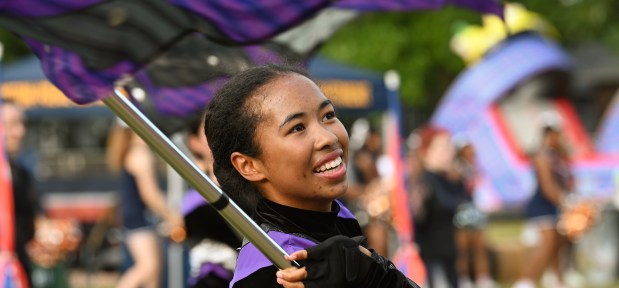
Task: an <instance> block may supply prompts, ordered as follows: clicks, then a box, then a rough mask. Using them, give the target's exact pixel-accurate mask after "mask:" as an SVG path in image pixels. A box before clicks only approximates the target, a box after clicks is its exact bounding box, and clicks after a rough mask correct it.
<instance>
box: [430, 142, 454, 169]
mask: <svg viewBox="0 0 619 288" xmlns="http://www.w3.org/2000/svg"><path fill="white" fill-rule="evenodd" d="M454 156H455V149H454V147H453V144H452V142H451V137H450V136H449V134H447V133H441V134H438V135H436V136H434V138H433V139H432V140H431V142H430V145H429V146H428V148H427V150H426V153H425V155H424V157H423V162H424V165H425V167H426V169H428V170H430V171H443V172H445V171H449V169H450V168H451V165H452V164H453V161H454Z"/></svg>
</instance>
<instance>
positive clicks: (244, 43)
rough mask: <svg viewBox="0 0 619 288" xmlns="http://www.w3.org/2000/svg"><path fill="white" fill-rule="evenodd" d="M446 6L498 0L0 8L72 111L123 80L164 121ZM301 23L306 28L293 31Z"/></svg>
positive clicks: (487, 8) (61, 1) (140, 0)
mask: <svg viewBox="0 0 619 288" xmlns="http://www.w3.org/2000/svg"><path fill="white" fill-rule="evenodd" d="M450 4H453V5H457V6H462V7H468V8H470V9H475V10H477V11H480V12H482V13H496V14H500V13H501V11H502V9H501V6H500V4H499V3H498V0H451V1H449V0H401V1H393V0H341V1H330V0H306V1H292V0H209V1H183V0H167V1H166V0H109V1H102V0H81V1H77V0H46V1H42V0H23V1H4V3H2V2H0V26H1V27H4V28H6V29H8V30H10V31H12V32H15V33H17V34H19V35H20V36H21V37H22V38H23V39H24V40H25V41H26V42H27V44H28V45H29V46H30V47H31V48H32V50H33V51H34V52H35V53H36V54H37V56H38V57H39V58H40V59H41V62H42V65H43V70H44V72H45V74H46V75H47V77H48V78H49V79H50V81H51V82H52V83H53V84H54V85H56V86H57V87H58V88H59V89H60V90H61V91H63V92H64V93H65V95H66V96H67V97H69V98H70V99H71V100H73V101H74V102H76V103H78V104H86V103H90V102H93V101H96V100H99V99H102V98H104V97H106V96H108V95H109V94H110V93H111V91H112V89H113V87H114V85H115V82H116V81H118V80H119V79H122V78H127V77H129V78H131V79H133V80H135V81H133V82H131V83H134V84H135V83H137V84H136V86H138V87H141V88H143V92H145V93H144V94H146V95H148V96H149V97H148V101H147V102H144V104H141V103H137V104H138V105H140V106H141V107H140V109H142V110H144V111H146V113H147V115H148V114H150V113H149V112H148V111H149V109H152V111H153V114H151V115H159V116H164V117H168V119H167V120H170V119H173V118H178V117H184V116H187V115H192V114H193V113H194V112H195V111H196V110H199V109H201V108H202V107H204V105H205V104H206V103H208V101H209V100H210V97H211V96H212V94H213V91H215V90H216V89H217V87H219V84H220V83H221V81H223V80H225V79H226V78H227V77H229V76H230V75H232V74H235V73H237V72H239V71H240V70H241V69H244V68H247V67H250V66H253V65H260V64H264V63H274V62H275V63H278V62H284V61H285V62H287V63H290V62H302V61H303V60H304V59H307V57H308V56H309V55H310V53H311V52H312V51H313V50H314V48H315V47H317V46H318V45H319V44H320V43H322V42H323V41H325V40H326V39H328V38H329V36H330V35H331V34H332V33H334V32H335V31H336V30H337V29H338V28H339V27H340V26H341V25H342V24H344V23H345V22H346V20H347V19H351V18H352V17H354V16H351V15H356V14H357V13H359V12H365V11H405V10H418V9H438V8H440V7H442V6H444V5H450ZM321 12H322V13H321ZM327 12H330V13H327ZM312 22H313V23H314V24H308V23H312ZM301 24H303V25H305V26H307V27H309V28H306V29H298V30H297V32H296V33H295V32H293V31H290V29H291V28H293V27H300V26H302V25H301ZM286 31H288V32H286ZM284 32H286V33H284ZM314 35H319V36H320V37H317V39H312V37H313V36H314ZM307 39H310V41H305V42H303V40H307ZM290 41H296V42H290ZM136 91H139V90H136ZM138 94H140V93H138ZM140 95H141V94H140ZM136 102H139V101H136ZM164 122H165V123H169V121H164ZM168 132H169V131H168Z"/></svg>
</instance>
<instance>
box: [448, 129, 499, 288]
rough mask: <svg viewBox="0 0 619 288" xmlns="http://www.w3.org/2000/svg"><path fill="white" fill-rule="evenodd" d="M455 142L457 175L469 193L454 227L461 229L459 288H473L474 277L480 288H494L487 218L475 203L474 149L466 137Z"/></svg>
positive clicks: (476, 177) (456, 217) (458, 213)
mask: <svg viewBox="0 0 619 288" xmlns="http://www.w3.org/2000/svg"><path fill="white" fill-rule="evenodd" d="M454 138H456V137H454ZM454 142H455V146H456V148H457V151H456V158H455V166H454V168H455V172H456V175H457V177H458V178H460V179H461V180H462V182H463V183H464V188H465V190H466V193H467V197H466V198H465V202H464V203H462V204H460V206H459V207H458V210H457V213H456V216H455V224H456V228H458V229H457V230H456V250H457V251H458V256H457V262H456V268H457V270H458V276H459V287H460V288H469V287H473V281H472V280H471V275H474V280H475V281H474V282H475V283H476V286H477V287H478V288H492V287H495V284H494V281H493V280H492V278H491V277H490V265H489V262H488V254H487V251H486V239H485V235H484V229H485V227H486V222H487V221H486V215H485V214H484V213H483V212H481V211H480V210H479V209H478V208H477V206H476V205H475V203H474V201H473V196H474V193H475V188H476V186H477V180H478V171H477V165H476V162H475V148H474V147H473V144H472V143H471V142H469V141H468V139H465V138H464V137H457V138H456V139H454ZM471 264H472V266H471Z"/></svg>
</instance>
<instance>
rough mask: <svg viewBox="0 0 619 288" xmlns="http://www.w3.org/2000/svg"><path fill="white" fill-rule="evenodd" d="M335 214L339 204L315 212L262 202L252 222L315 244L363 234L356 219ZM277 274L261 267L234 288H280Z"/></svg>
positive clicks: (272, 269) (337, 211) (269, 268)
mask: <svg viewBox="0 0 619 288" xmlns="http://www.w3.org/2000/svg"><path fill="white" fill-rule="evenodd" d="M338 213H340V205H339V204H338V203H337V202H335V201H334V202H333V204H332V205H331V212H317V211H310V210H303V209H297V208H293V207H289V206H284V205H281V204H277V203H275V202H272V201H269V200H266V199H262V200H261V201H260V203H259V204H258V206H257V207H256V213H255V214H254V219H255V221H256V222H257V223H258V225H263V226H265V225H264V224H266V226H267V228H268V230H270V231H279V232H283V233H287V234H291V235H295V236H298V237H303V238H306V239H309V240H311V241H314V242H317V243H319V242H323V241H324V240H326V239H327V238H330V237H333V236H336V235H344V236H347V237H355V236H359V235H362V232H361V227H359V223H358V222H357V220H356V219H354V218H344V217H338ZM276 272H277V268H276V267H275V266H268V267H264V268H261V269H259V270H257V271H256V272H254V273H252V274H251V275H249V276H248V277H246V278H244V279H242V280H240V281H238V282H236V283H235V285H234V287H235V288H243V287H250V288H262V287H281V286H280V285H279V284H277V282H276V277H275V273H276Z"/></svg>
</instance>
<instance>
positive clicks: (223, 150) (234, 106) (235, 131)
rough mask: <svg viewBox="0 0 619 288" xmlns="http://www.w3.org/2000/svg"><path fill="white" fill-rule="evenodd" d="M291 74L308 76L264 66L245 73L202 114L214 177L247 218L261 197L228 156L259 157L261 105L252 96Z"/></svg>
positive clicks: (286, 68) (222, 90)
mask: <svg viewBox="0 0 619 288" xmlns="http://www.w3.org/2000/svg"><path fill="white" fill-rule="evenodd" d="M293 73H294V74H300V75H303V76H305V77H308V75H307V73H306V72H305V71H303V70H301V69H299V68H296V67H293V66H279V65H268V66H259V67H254V68H250V69H248V70H245V71H243V72H241V73H239V74H237V75H236V76H234V77H232V78H231V79H230V80H228V82H226V83H225V84H224V85H223V86H222V87H221V88H220V89H219V90H218V91H217V93H215V96H214V97H213V100H212V101H211V102H210V104H209V105H208V107H207V108H206V111H205V114H204V123H205V125H204V131H205V133H206V138H207V139H208V143H209V147H210V148H211V150H212V151H213V158H214V161H215V163H214V167H213V170H214V173H215V176H216V177H217V180H218V181H219V183H220V184H221V188H222V190H223V191H225V192H226V194H228V196H230V198H232V200H234V201H235V202H236V203H237V204H238V205H239V206H240V207H241V208H242V209H243V210H245V212H246V213H248V214H250V215H251V214H253V212H254V209H255V206H256V204H257V203H258V201H259V200H260V198H261V197H262V196H261V195H260V193H259V192H258V190H257V189H256V188H255V187H254V186H253V185H252V184H251V182H249V181H248V180H247V179H245V178H243V176H241V174H240V173H239V172H238V171H236V169H235V168H234V166H232V162H231V161H230V155H232V153H233V152H239V153H242V154H245V155H247V156H250V157H256V156H258V155H260V153H261V150H260V147H259V146H258V145H257V143H256V142H255V135H256V128H257V127H258V125H259V124H260V122H261V121H262V115H261V113H260V103H262V102H261V101H255V100H254V101H252V97H254V96H255V95H258V94H259V93H260V92H261V91H260V89H261V88H262V87H264V86H265V85H267V84H269V83H271V82H272V81H273V80H275V79H277V78H279V77H281V76H283V75H286V74H293ZM308 78H309V77H308ZM260 94H261V93H260Z"/></svg>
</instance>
